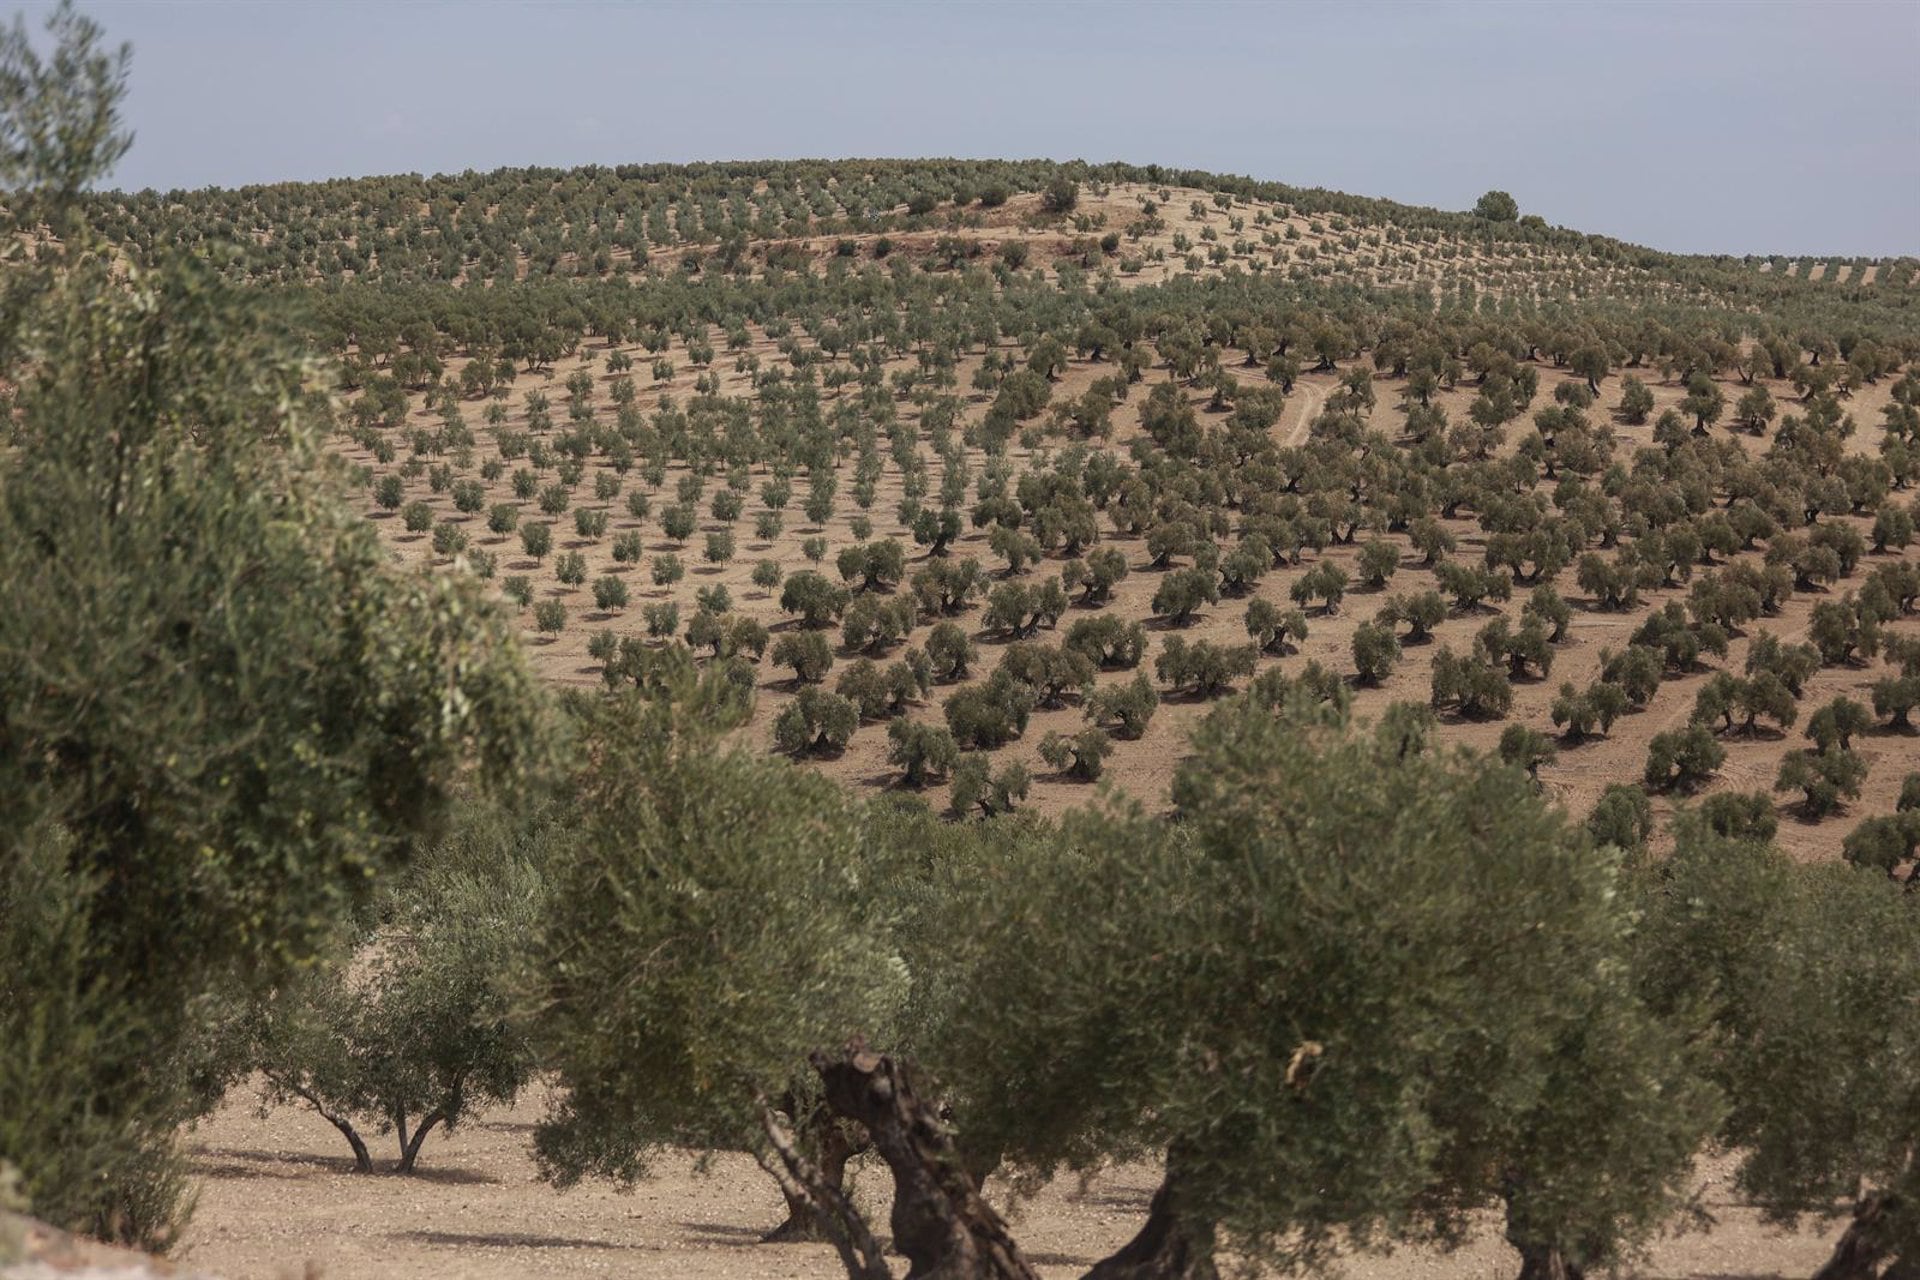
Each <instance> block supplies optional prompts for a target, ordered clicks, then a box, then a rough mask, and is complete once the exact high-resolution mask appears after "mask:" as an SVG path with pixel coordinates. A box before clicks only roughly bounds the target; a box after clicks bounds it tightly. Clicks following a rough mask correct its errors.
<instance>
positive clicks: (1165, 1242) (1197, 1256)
mask: <svg viewBox="0 0 1920 1280" xmlns="http://www.w3.org/2000/svg"><path fill="white" fill-rule="evenodd" d="M1177 1188H1178V1179H1177V1175H1176V1174H1175V1173H1173V1172H1172V1171H1169V1172H1168V1174H1167V1176H1166V1178H1164V1179H1163V1180H1162V1181H1161V1183H1160V1187H1159V1189H1158V1190H1156V1191H1155V1192H1154V1193H1153V1203H1152V1204H1151V1205H1150V1206H1149V1207H1148V1209H1147V1220H1146V1222H1145V1223H1144V1224H1143V1225H1142V1226H1141V1228H1140V1231H1139V1233H1138V1234H1137V1235H1135V1236H1134V1237H1133V1239H1131V1240H1129V1241H1127V1243H1126V1244H1124V1245H1122V1246H1121V1247H1120V1249H1119V1251H1118V1252H1116V1253H1114V1254H1112V1255H1111V1256H1109V1257H1106V1258H1103V1259H1101V1260H1100V1261H1099V1262H1098V1263H1095V1264H1094V1268H1093V1270H1091V1271H1089V1272H1087V1274H1086V1276H1085V1277H1084V1280H1219V1275H1220V1273H1219V1271H1218V1270H1217V1269H1216V1268H1215V1267H1214V1265H1213V1232H1212V1231H1211V1230H1205V1229H1202V1230H1196V1229H1195V1228H1194V1227H1193V1226H1192V1225H1191V1224H1190V1223H1187V1222H1184V1221H1182V1219H1181V1217H1180V1215H1179V1212H1178V1200H1179V1195H1178V1190H1177Z"/></svg>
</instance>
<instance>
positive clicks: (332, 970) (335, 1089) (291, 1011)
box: [248, 806, 559, 1173]
mask: <svg viewBox="0 0 1920 1280" xmlns="http://www.w3.org/2000/svg"><path fill="white" fill-rule="evenodd" d="M558 831H559V827H558V826H557V824H553V823H551V822H550V821H549V820H548V819H547V818H546V817H545V816H544V815H540V814H538V813H537V812H536V815H535V817H534V818H532V819H531V820H521V821H518V822H516V821H515V820H514V819H513V818H511V817H510V816H509V815H506V814H504V813H498V812H491V811H487V810H482V809H480V808H478V807H475V806H469V807H468V808H467V809H466V810H465V811H463V813H462V814H461V816H460V818H459V819H458V821H457V822H456V823H455V826H454V829H453V831H452V833H451V834H450V835H449V837H448V838H447V839H446V840H445V841H443V842H441V843H440V844H439V845H437V846H436V847H435V848H434V849H433V850H431V851H430V852H429V853H427V854H426V855H424V856H423V857H422V859H421V860H420V861H419V862H418V863H417V864H416V865H415V866H414V867H412V868H409V870H408V871H407V872H406V873H405V874H404V875H403V876H402V877H400V878H399V879H397V880H396V881H395V882H394V884H393V885H392V886H391V888H390V889H389V890H388V891H387V892H386V893H384V894H383V895H382V897H383V899H384V902H383V904H382V909H381V911H380V915H381V917H382V919H381V921H380V923H379V925H378V926H377V927H376V928H375V929H374V930H372V931H371V932H370V933H368V934H366V935H365V936H363V937H356V938H355V939H354V940H353V943H352V945H351V947H350V948H349V949H348V950H347V952H346V954H344V955H343V956H342V957H341V958H340V961H339V963H338V964H336V965H328V966H323V967H319V968H313V969H309V970H306V971H304V972H302V973H300V974H298V975H296V976H295V977H294V978H292V979H291V980H290V981H289V982H287V983H286V984H285V985H283V986H282V987H281V988H280V989H278V990H277V991H275V992H274V993H273V994H272V996H271V997H270V998H269V999H267V1000H265V1001H263V1002H262V1003H261V1005H260V1008H259V1011H258V1012H257V1013H256V1014H255V1015H254V1016H253V1017H252V1018H251V1019H250V1023H251V1026H250V1031H251V1036H252V1040H253V1044H252V1046H251V1049H250V1053H249V1058H248V1060H249V1061H250V1062H251V1063H252V1064H253V1065H254V1067H255V1069H256V1070H258V1071H259V1072H260V1073H261V1079H262V1081H263V1085H264V1088H263V1098H264V1100H265V1101H267V1102H272V1103H288V1102H295V1101H298V1102H301V1103H304V1104H306V1105H308V1106H311V1107H312V1108H313V1110H314V1111H316V1112H317V1113H319V1115H320V1116H321V1117H322V1118H324V1119H325V1120H326V1121H327V1122H328V1123H330V1124H332V1125H333V1126H334V1127H335V1128H336V1129H338V1130H339V1131H340V1133H341V1136H342V1137H344V1138H345V1139H346V1141H347V1144H348V1146H349V1147H350V1148H351V1149H352V1151H353V1157H354V1167H355V1168H356V1169H357V1170H358V1171H360V1172H362V1173H370V1172H372V1170H373V1157H372V1154H371V1153H370V1152H369V1150H368V1148H367V1143H366V1140H365V1138H364V1137H363V1135H362V1132H361V1129H362V1128H363V1127H364V1126H365V1124H366V1123H367V1122H369V1121H370V1122H371V1123H372V1124H373V1125H374V1126H377V1128H378V1130H379V1131H380V1132H381V1133H391V1134H393V1135H394V1139H395V1142H396V1143H397V1146H398V1151H397V1158H396V1159H395V1161H394V1166H393V1167H394V1169H395V1171H396V1172H400V1173H410V1172H412V1171H413V1169H414V1167H415V1165H416V1164H417V1162H418V1160H419V1156H420V1149H421V1145H422V1144H423V1143H424V1142H425V1141H426V1139H427V1135H428V1134H430V1133H432V1132H433V1130H434V1129H435V1128H444V1129H449V1130H451V1129H453V1128H454V1127H456V1126H457V1125H458V1124H459V1123H460V1122H461V1121H462V1120H463V1119H464V1118H465V1117H466V1116H467V1115H468V1114H469V1113H470V1112H472V1111H473V1110H475V1109H476V1108H479V1107H484V1106H491V1105H504V1104H509V1103H511V1102H512V1101H513V1100H514V1097H515V1095H516V1094H517V1093H518V1092H519V1091H520V1089H521V1087H522V1086H523V1085H524V1084H525V1083H526V1081H527V1078H528V1077H529V1075H530V1074H531V1073H532V1070H533V1067H534V1061H535V1059H534V1050H533V1045H532V1043H531V1041H530V1040H529V1038H528V1035H527V1030H526V1028H525V1026H523V1025H522V1024H521V1023H520V1022H519V1021H517V1020H516V1019H515V1018H514V1017H512V1015H511V1010H510V1008H509V1000H508V996H507V993H506V991H505V989H504V979H505V978H506V975H507V971H508V967H509V964H510V963H511V962H512V961H513V960H514V958H515V957H516V956H517V954H518V951H519V949H520V948H522V947H523V946H525V945H526V943H527V941H528V940H529V937H530V934H531V930H532V927H533V924H534V921H535V918H536V915H537V913H538V911H539V910H540V904H541V893H542V890H543V887H544V886H543V883H542V881H541V878H540V870H539V864H540V863H542V862H544V861H545V860H546V859H547V858H549V857H551V856H553V848H554V846H555V845H556V844H557V843H558V839H557V838H556V836H557V832H558Z"/></svg>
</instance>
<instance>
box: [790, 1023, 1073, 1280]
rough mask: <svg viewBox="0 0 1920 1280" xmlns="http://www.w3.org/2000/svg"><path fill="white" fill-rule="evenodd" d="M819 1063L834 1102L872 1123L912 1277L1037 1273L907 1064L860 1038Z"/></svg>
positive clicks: (897, 1242) (982, 1278)
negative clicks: (917, 1086)
mask: <svg viewBox="0 0 1920 1280" xmlns="http://www.w3.org/2000/svg"><path fill="white" fill-rule="evenodd" d="M813 1066H814V1070H815V1071H817V1072H818V1073H819V1075H820V1080H821V1082H822V1084H824V1085H825V1087H826V1101H827V1105H828V1106H829V1107H831V1108H833V1110H834V1112H835V1113H836V1114H838V1115H840V1116H842V1117H844V1118H845V1119H848V1120H853V1121H857V1122H858V1123H859V1124H860V1125H862V1126H863V1127H864V1128H865V1129H866V1131H867V1133H868V1134H870V1135H871V1136H872V1138H873V1146H874V1150H876V1151H877V1152H879V1154H880V1158H881V1159H883V1160H885V1161H886V1163H887V1169H888V1171H889V1172H891V1173H892V1174H893V1215H892V1227H893V1247H894V1248H895V1249H896V1250H898V1251H899V1252H900V1253H902V1254H905V1255H906V1258H907V1261H908V1262H909V1264H910V1266H909V1269H908V1271H907V1280H1038V1277H1037V1276H1036V1275H1035V1273H1034V1271H1033V1268H1032V1267H1030V1266H1029V1265H1028V1264H1027V1261H1026V1259H1025V1258H1024V1257H1022V1256H1021V1253H1020V1247H1019V1245H1017V1244H1015V1243H1014V1240H1013V1237H1012V1236H1011V1235H1010V1234H1008V1231H1007V1224H1006V1222H1005V1220H1003V1219H1002V1218H1001V1217H1000V1215H999V1214H998V1213H997V1212H995V1211H994V1209H993V1207H992V1206H991V1205H989V1204H988V1203H987V1202H986V1201H985V1200H984V1199H983V1198H982V1197H981V1195H980V1191H979V1188H978V1187H977V1186H976V1184H975V1182H974V1179H973V1177H972V1175H971V1174H970V1173H969V1172H968V1170H967V1169H966V1167H965V1165H964V1163H963V1161H962V1160H961V1158H960V1154H959V1152H958V1151H957V1150H956V1149H955V1147H954V1144H953V1139H952V1137H951V1135H950V1134H949V1133H948V1131H947V1127H946V1125H945V1124H943V1123H942V1122H941V1120H940V1116H939V1112H938V1108H937V1107H936V1106H935V1105H934V1104H933V1103H931V1102H927V1101H925V1100H923V1099H921V1097H920V1096H919V1094H918V1093H917V1092H916V1091H915V1089H914V1087H913V1081H912V1079H911V1078H910V1075H909V1073H908V1071H907V1069H906V1066H905V1064H903V1063H900V1062H898V1061H896V1060H895V1059H893V1058H892V1057H889V1056H888V1055H886V1054H879V1053H873V1052H871V1051H870V1050H868V1049H867V1047H866V1045H865V1044H864V1043H862V1042H859V1041H856V1042H854V1043H853V1044H851V1045H849V1046H848V1047H847V1048H846V1049H844V1050H842V1051H841V1052H839V1053H836V1054H815V1055H814V1058H813Z"/></svg>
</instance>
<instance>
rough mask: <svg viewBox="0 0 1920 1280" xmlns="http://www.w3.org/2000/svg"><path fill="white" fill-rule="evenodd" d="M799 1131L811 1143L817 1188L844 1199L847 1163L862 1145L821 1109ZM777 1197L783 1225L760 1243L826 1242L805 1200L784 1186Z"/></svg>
mask: <svg viewBox="0 0 1920 1280" xmlns="http://www.w3.org/2000/svg"><path fill="white" fill-rule="evenodd" d="M789 1114H791V1111H789ZM802 1129H803V1131H804V1133H805V1134H806V1136H807V1137H808V1138H809V1139H810V1140H811V1141H810V1142H808V1144H807V1145H808V1146H810V1147H811V1148H812V1153H813V1166H814V1169H815V1170H816V1171H817V1172H818V1174H819V1177H820V1183H821V1186H822V1187H823V1188H825V1189H829V1190H831V1191H833V1192H835V1193H838V1194H842V1195H844V1193H845V1188H846V1178H847V1161H848V1160H851V1159H852V1158H853V1157H854V1156H856V1155H858V1154H859V1153H860V1152H861V1151H864V1150H865V1149H866V1144H865V1143H857V1142H855V1141H854V1140H853V1139H852V1138H851V1137H850V1136H848V1134H847V1128H846V1126H845V1125H844V1124H842V1123H841V1122H840V1121H839V1120H838V1119H836V1118H835V1117H834V1116H833V1115H832V1114H831V1113H830V1112H829V1111H828V1110H827V1109H826V1108H825V1107H817V1108H815V1109H814V1111H813V1114H812V1115H810V1116H808V1117H807V1119H806V1121H805V1122H804V1124H803V1126H802ZM797 1136H798V1135H796V1137H797ZM780 1194H781V1195H783V1196H784V1197H786V1201H787V1218H786V1221H784V1222H782V1223H781V1224H780V1225H779V1226H777V1227H775V1228H774V1229H773V1230H771V1231H769V1232H767V1234H766V1235H764V1236H762V1237H760V1238H761V1240H762V1241H764V1242H765V1243H767V1244H795V1243H799V1242H802V1241H817V1240H826V1239H829V1238H830V1235H831V1232H830V1229H829V1226H828V1224H827V1223H825V1222H823V1221H822V1220H821V1218H820V1215H819V1214H818V1213H817V1212H816V1211H815V1210H814V1208H813V1206H812V1205H811V1204H810V1203H809V1199H808V1197H806V1196H804V1195H796V1194H795V1193H794V1191H793V1190H790V1189H789V1188H788V1187H787V1186H786V1185H785V1184H784V1183H783V1184H782V1185H781V1188H780Z"/></svg>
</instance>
